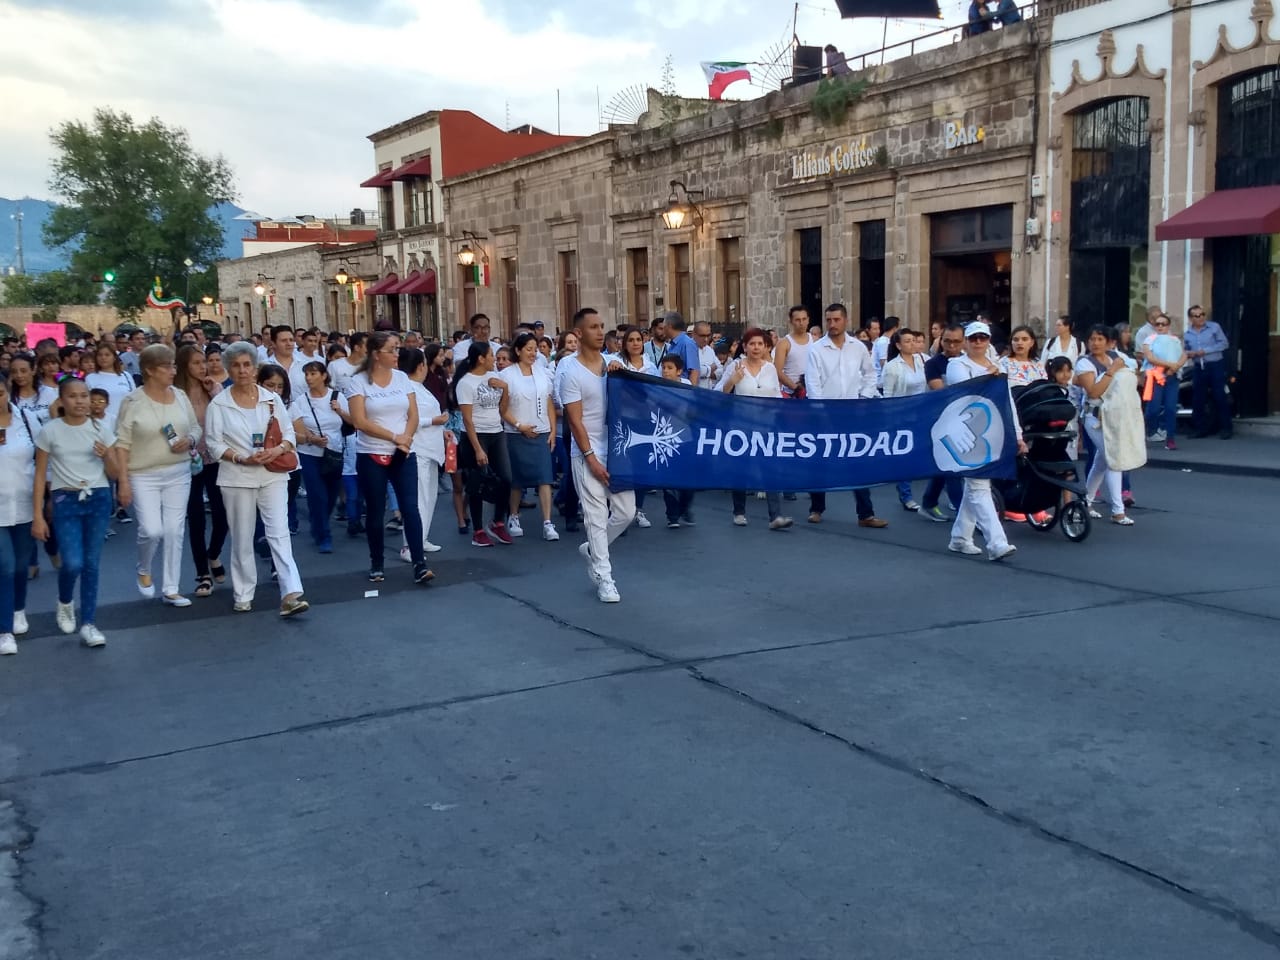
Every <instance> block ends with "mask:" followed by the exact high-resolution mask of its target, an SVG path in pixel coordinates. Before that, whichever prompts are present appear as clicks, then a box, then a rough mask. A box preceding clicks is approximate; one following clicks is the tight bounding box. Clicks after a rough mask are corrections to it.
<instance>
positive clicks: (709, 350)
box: [693, 320, 724, 390]
mask: <svg viewBox="0 0 1280 960" xmlns="http://www.w3.org/2000/svg"><path fill="white" fill-rule="evenodd" d="M693 342H694V343H696V344H697V345H698V386H700V387H703V388H704V389H707V390H714V389H716V387H717V386H718V385H719V383H720V375H721V374H722V373H724V367H722V366H721V365H720V358H719V357H717V356H716V348H715V347H713V346H712V345H711V324H709V323H707V322H706V321H705V320H699V321H698V322H697V323H695V324H694V325H693Z"/></svg>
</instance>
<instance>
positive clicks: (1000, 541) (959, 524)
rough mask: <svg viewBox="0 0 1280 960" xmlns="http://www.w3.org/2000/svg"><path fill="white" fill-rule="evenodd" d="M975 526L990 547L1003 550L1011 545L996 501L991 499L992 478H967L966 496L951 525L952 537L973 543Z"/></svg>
mask: <svg viewBox="0 0 1280 960" xmlns="http://www.w3.org/2000/svg"><path fill="white" fill-rule="evenodd" d="M974 527H977V528H978V529H979V530H981V531H982V536H983V539H985V540H986V541H987V548H988V549H991V550H1003V549H1004V548H1005V547H1007V546H1008V545H1009V540H1008V538H1007V537H1005V535H1004V527H1003V526H1002V525H1001V523H1000V517H999V516H998V515H997V514H996V505H995V501H993V500H992V499H991V481H990V480H975V479H972V478H966V479H965V481H964V496H963V497H961V498H960V509H959V510H958V511H956V522H955V523H953V524H952V525H951V539H952V540H962V541H964V542H965V543H973V530H974Z"/></svg>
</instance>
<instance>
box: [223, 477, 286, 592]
mask: <svg viewBox="0 0 1280 960" xmlns="http://www.w3.org/2000/svg"><path fill="white" fill-rule="evenodd" d="M272 477H273V478H272V480H271V482H270V483H268V484H267V485H266V486H264V487H223V488H222V502H223V503H224V504H226V507H227V526H228V527H229V528H230V530H231V594H232V596H233V597H234V598H235V601H236V603H250V602H252V600H253V592H254V590H255V589H256V588H257V586H258V565H257V562H256V560H255V559H254V555H253V528H254V526H255V525H256V523H257V520H258V514H259V513H261V514H262V526H263V529H264V530H265V531H266V534H267V544H268V546H270V547H271V559H272V560H274V561H275V564H276V577H277V579H278V580H279V583H280V596H281V598H282V599H283V598H284V597H287V596H288V595H289V594H291V593H301V592H302V577H301V576H300V575H299V574H298V566H297V564H295V563H294V562H293V542H292V541H291V540H290V539H289V504H288V501H289V477H288V475H287V474H284V473H280V474H273V475H272Z"/></svg>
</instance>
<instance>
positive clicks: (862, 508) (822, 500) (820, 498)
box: [809, 487, 876, 520]
mask: <svg viewBox="0 0 1280 960" xmlns="http://www.w3.org/2000/svg"><path fill="white" fill-rule="evenodd" d="M853 501H854V505H855V506H856V507H857V508H858V519H859V520H870V519H871V518H872V517H874V516H875V515H876V508H875V507H873V506H872V505H871V492H870V491H869V490H867V489H866V488H865V487H859V488H858V489H857V490H855V491H853ZM809 512H810V513H826V512H827V495H826V493H825V492H819V493H811V494H809Z"/></svg>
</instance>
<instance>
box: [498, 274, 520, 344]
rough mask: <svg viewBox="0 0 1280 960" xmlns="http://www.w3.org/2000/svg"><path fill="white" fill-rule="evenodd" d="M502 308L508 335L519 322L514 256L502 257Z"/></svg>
mask: <svg viewBox="0 0 1280 960" xmlns="http://www.w3.org/2000/svg"><path fill="white" fill-rule="evenodd" d="M502 309H503V319H504V320H505V321H506V327H507V334H508V335H510V334H511V333H513V332H514V331H515V329H516V327H517V326H518V325H519V323H520V288H519V285H518V283H517V276H516V258H515V257H503V258H502Z"/></svg>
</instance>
